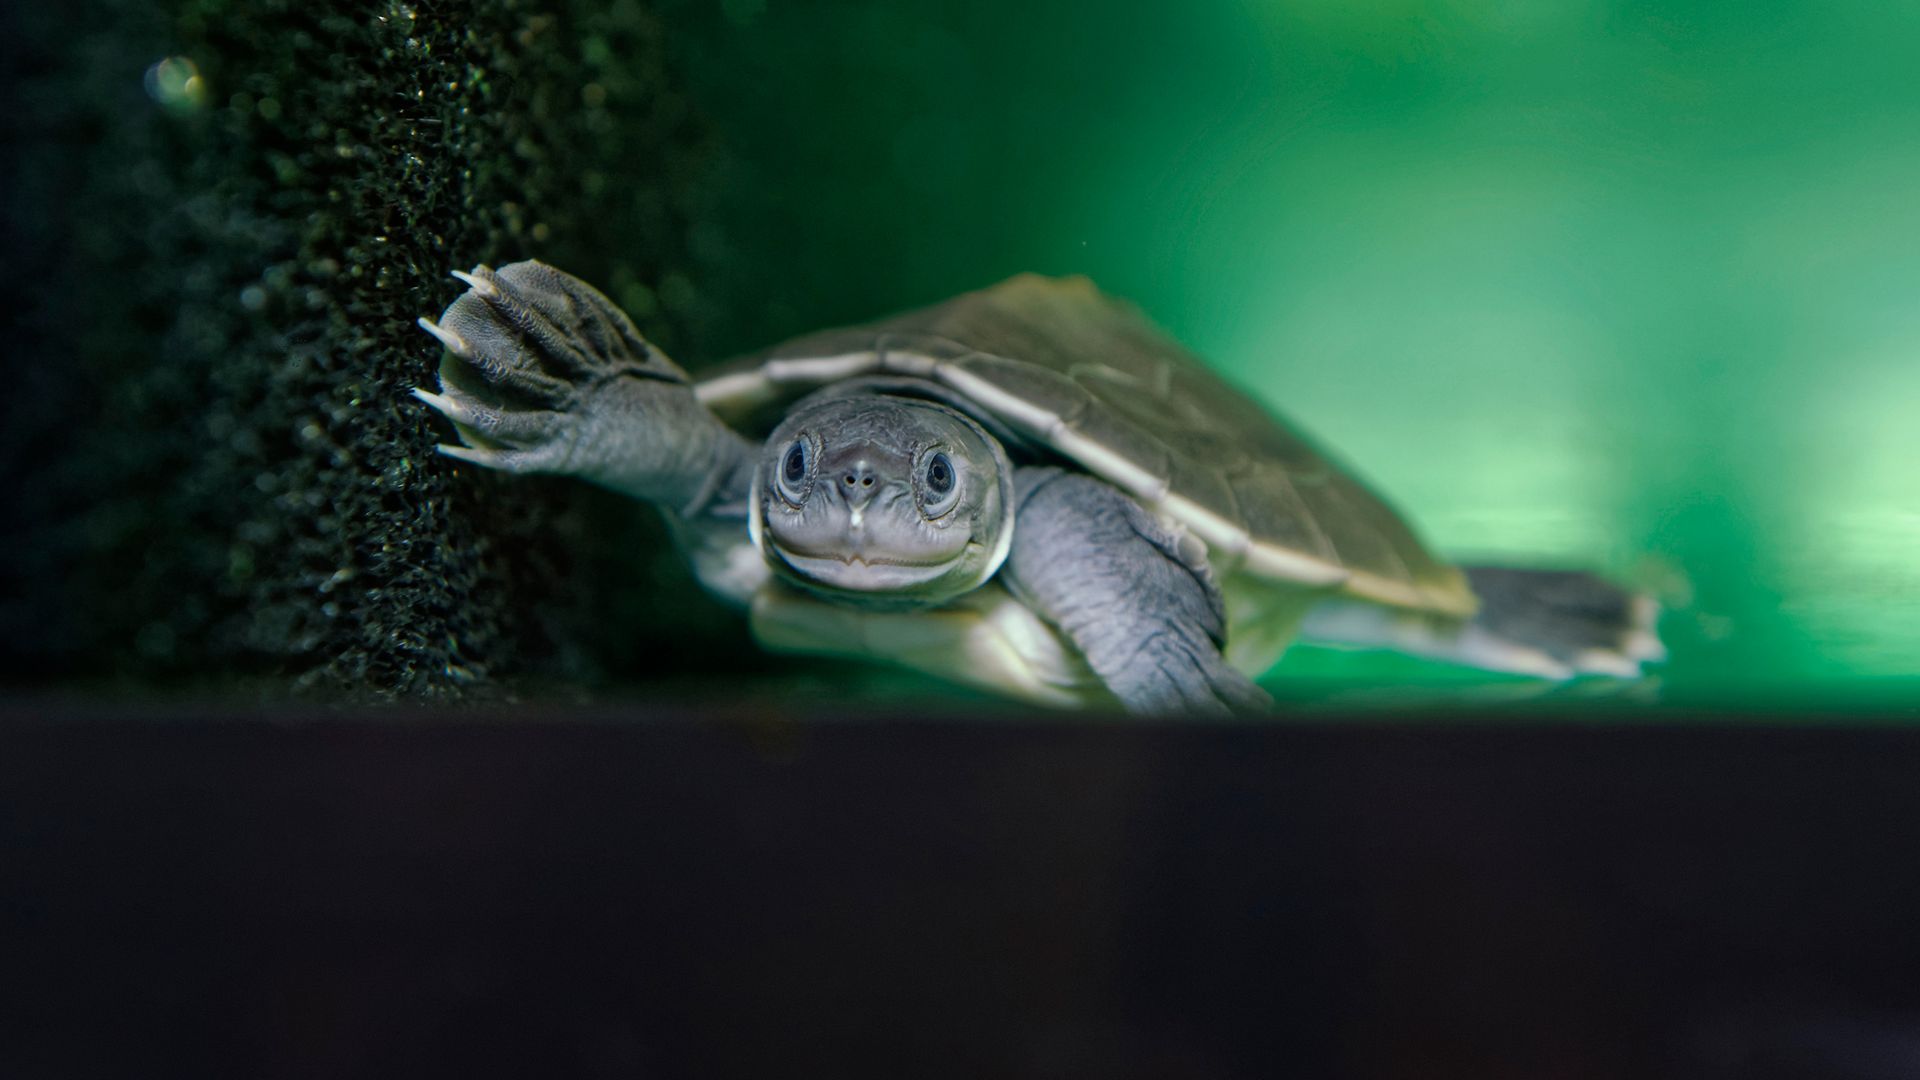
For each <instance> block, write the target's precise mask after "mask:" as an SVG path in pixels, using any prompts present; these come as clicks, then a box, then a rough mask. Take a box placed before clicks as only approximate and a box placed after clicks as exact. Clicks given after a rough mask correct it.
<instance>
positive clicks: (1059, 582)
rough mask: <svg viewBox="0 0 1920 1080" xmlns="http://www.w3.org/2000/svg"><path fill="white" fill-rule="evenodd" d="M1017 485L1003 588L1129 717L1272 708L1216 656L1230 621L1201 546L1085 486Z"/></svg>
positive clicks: (1071, 481) (1061, 479)
mask: <svg viewBox="0 0 1920 1080" xmlns="http://www.w3.org/2000/svg"><path fill="white" fill-rule="evenodd" d="M1016 484H1017V486H1018V488H1019V493H1020V494H1019V498H1020V506H1019V512H1018V513H1019V516H1018V518H1017V519H1016V520H1015V522H1014V530H1013V550H1012V552H1011V553H1010V554H1009V555H1008V557H1007V565H1006V568H1005V570H1004V571H1002V573H1003V575H1004V576H1005V577H1006V579H1007V582H1008V586H1009V587H1010V588H1011V589H1012V590H1013V592H1014V595H1016V596H1018V597H1019V598H1020V599H1021V600H1022V601H1024V602H1025V603H1026V604H1027V605H1028V606H1029V607H1031V608H1033V609H1034V610H1035V611H1036V612H1038V613H1039V614H1040V616H1041V617H1042V618H1044V619H1046V620H1047V621H1048V622H1050V623H1052V624H1053V625H1055V626H1057V627H1059V628H1060V630H1061V631H1062V632H1063V633H1065V634H1066V635H1067V637H1068V638H1070V639H1071V640H1072V641H1073V643H1074V645H1075V646H1076V647H1078V648H1079V650H1080V651H1081V652H1082V653H1083V654H1084V655H1085V656H1086V660H1087V663H1088V665H1089V666H1091V667H1092V668H1093V670H1094V672H1095V673H1097V674H1098V675H1099V676H1100V678H1101V680H1102V681H1103V682H1105V683H1106V685H1107V689H1109V690H1110V691H1112V692H1113V694H1114V696H1115V697H1117V698H1119V699H1120V702H1121V704H1122V705H1124V706H1125V707H1126V708H1127V709H1128V711H1130V712H1137V713H1150V714H1175V713H1193V714H1214V715H1218V714H1223V713H1227V712H1235V711H1260V710H1264V709H1266V708H1268V707H1269V706H1270V705H1271V704H1272V699H1271V698H1269V697H1268V696H1267V694H1266V692H1265V691H1263V690H1261V689H1260V688H1259V687H1257V686H1255V685H1254V684H1253V682H1252V680H1250V679H1248V678H1247V677H1246V676H1245V675H1243V674H1241V673H1240V672H1239V671H1237V670H1235V669H1234V668H1232V667H1231V666H1229V665H1228V664H1227V662H1226V660H1225V659H1224V658H1223V657H1222V656H1221V655H1220V648H1221V645H1222V644H1223V643H1224V641H1225V640H1226V615H1225V611H1224V608H1223V606H1222V604H1221V598H1220V590H1219V589H1218V587H1216V586H1215V584H1214V582H1213V577H1212V574H1211V573H1210V572H1209V571H1208V569H1207V562H1206V554H1205V550H1204V548H1202V547H1201V546H1200V545H1199V542H1198V541H1197V540H1194V539H1192V538H1191V537H1183V536H1179V535H1176V534H1175V533H1173V532H1172V531H1171V530H1169V529H1167V528H1166V527H1165V526H1163V525H1161V524H1160V522H1158V521H1157V520H1155V519H1154V517H1153V515H1151V514H1149V513H1147V512H1146V511H1145V510H1143V509H1141V507H1140V505H1139V504H1138V503H1136V502H1134V501H1133V500H1132V499H1130V498H1128V497H1127V496H1125V495H1123V494H1122V493H1120V492H1119V491H1118V490H1116V489H1115V488H1113V487H1112V486H1111V485H1108V484H1105V483H1102V482H1101V481H1099V480H1096V479H1094V478H1093V477H1090V476H1085V475H1082V474H1078V473H1068V472H1062V471H1061V470H1058V469H1051V468H1028V469H1022V470H1021V471H1020V474H1019V477H1018V478H1017V480H1016Z"/></svg>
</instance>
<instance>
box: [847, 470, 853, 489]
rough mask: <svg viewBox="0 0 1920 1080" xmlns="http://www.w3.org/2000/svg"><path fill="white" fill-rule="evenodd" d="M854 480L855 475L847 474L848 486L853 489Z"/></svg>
mask: <svg viewBox="0 0 1920 1080" xmlns="http://www.w3.org/2000/svg"><path fill="white" fill-rule="evenodd" d="M853 479H854V478H853V474H852V473H848V474H847V476H846V481H847V486H848V487H852V486H853Z"/></svg>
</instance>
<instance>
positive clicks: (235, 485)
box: [0, 0, 752, 697]
mask: <svg viewBox="0 0 1920 1080" xmlns="http://www.w3.org/2000/svg"><path fill="white" fill-rule="evenodd" d="M5 18H6V20H7V22H8V23H9V24H10V25H8V26H6V27H5V31H6V33H5V37H6V39H7V42H8V43H7V44H6V45H5V46H4V48H5V49H6V50H7V52H8V53H9V54H10V55H9V57H8V62H7V69H8V70H9V71H10V72H11V73H12V76H13V78H14V80H15V83H16V86H17V88H18V90H17V93H18V96H17V97H16V99H15V105H14V106H13V107H12V108H11V109H10V110H9V115H8V117H7V120H6V123H7V124H8V125H9V126H10V127H11V128H12V129H13V130H11V131H9V132H8V139H7V143H8V145H9V146H11V147H13V148H14V149H13V151H12V154H13V157H14V161H13V164H12V167H11V168H10V170H9V171H10V173H11V174H12V177H11V190H10V191H9V193H8V195H7V198H6V203H7V207H8V220H7V223H6V230H7V235H6V237H5V241H6V247H7V253H8V258H7V259H6V260H5V261H4V263H3V264H0V278H4V282H5V287H6V289H7V291H8V293H9V296H10V302H9V303H8V304H7V305H5V306H4V309H3V310H0V320H4V329H5V340H7V342H8V350H9V353H10V354H11V355H10V363H9V368H10V371H11V373H12V374H11V378H12V379H13V380H14V381H13V382H12V383H11V384H10V392H9V393H8V394H7V395H5V396H4V398H0V411H3V413H4V415H0V430H4V432H5V434H4V438H3V441H0V484H4V490H5V492H6V499H7V506H6V512H5V515H4V529H5V537H4V539H5V542H6V546H7V548H8V550H9V551H10V552H11V556H10V558H9V559H8V560H6V561H5V563H4V564H3V565H4V570H0V574H4V580H0V635H3V639H4V642H5V645H4V649H5V652H4V656H5V667H6V675H7V677H8V679H9V680H10V681H11V682H12V683H13V684H14V685H15V686H16V687H18V686H28V685H46V684H48V683H51V682H56V681H58V682H65V683H75V682H79V683H83V684H86V685H93V686H100V685H103V684H105V685H110V686H122V687H127V688H131V689H135V690H138V691H141V692H153V691H155V690H165V689H168V688H171V689H174V690H178V691H182V692H194V693H208V692H214V693H220V692H239V693H244V694H248V695H251V694H254V693H258V692H265V693H267V694H279V693H283V692H287V691H295V692H306V693H317V694H320V695H323V696H332V695H340V694H344V695H347V696H350V697H361V696H376V697H378V696H394V697H441V696H448V695H459V694H472V693H476V692H478V693H481V694H484V695H491V694H498V693H501V692H507V693H513V692H529V690H531V692H543V691H542V690H541V688H542V687H547V686H568V687H589V688H591V687H594V686H603V685H606V684H608V683H609V682H614V681H621V680H627V679H633V678H637V677H642V676H644V675H646V674H648V673H650V672H653V671H668V670H671V671H675V672H679V673H693V674H698V673H700V672H702V671H717V670H721V669H725V670H736V669H737V668H738V667H739V666H740V664H741V663H742V657H743V656H747V655H751V652H752V651H751V649H750V648H748V647H746V646H745V644H744V641H745V639H744V634H743V631H742V630H741V629H740V628H739V626H738V625H737V621H736V620H735V619H734V618H733V617H732V616H731V615H730V614H729V613H727V612H725V611H723V610H721V609H720V608H718V607H717V606H716V605H713V604H712V603H710V602H708V601H706V600H705V599H704V598H703V597H700V596H699V595H698V593H697V592H696V590H695V589H694V587H693V585H692V583H691V580H690V578H689V576H688V575H687V573H686V572H685V571H684V570H683V569H681V568H680V566H679V563H678V561H677V560H676V559H675V558H674V557H673V555H672V553H671V552H670V551H669V550H668V548H667V545H666V544H665V542H664V539H663V536H662V532H661V529H660V528H659V526H658V524H657V523H656V522H655V521H654V520H653V518H652V516H651V513H650V512H649V511H647V510H645V509H644V508H640V507H637V506H634V505H632V504H629V503H626V502H623V501H621V500H618V499H613V498H610V497H604V496H600V495H599V494H597V493H592V492H588V491H586V490H585V489H582V488H579V487H576V486H574V485H570V484H538V483H525V482H521V483H516V482H514V481H512V480H509V479H504V478H500V477H494V476H488V475H480V474H479V473H478V472H477V471H476V470H469V469H464V468H462V467H460V466H457V465H456V464H454V463H453V462H451V461H449V460H447V459H444V458H441V457H438V456H437V455H435V454H434V452H433V447H434V444H435V443H436V442H438V441H440V440H442V439H445V438H447V437H448V435H449V432H447V431H445V430H442V429H441V427H440V426H439V425H437V424H436V422H435V421H434V419H433V418H432V417H431V416H430V414H429V411H428V410H427V409H425V408H424V407H422V406H420V405H419V404H418V403H416V402H414V401H413V400H412V399H411V398H409V397H408V395H407V391H408V389H409V388H410V387H412V386H416V385H421V384H427V383H429V382H430V380H431V379H432V377H433V372H434V371H435V369H436V366H437V364H438V360H439V354H438V350H437V347H436V346H435V345H434V343H433V342H432V341H431V340H430V339H428V338H427V337H426V336H425V335H424V334H422V333H420V332H419V331H418V330H417V329H416V328H415V327H414V326H413V320H414V318H415V317H416V316H418V315H421V314H431V313H435V312H437V311H439V310H440V308H441V307H442V306H444V304H445V303H446V302H447V301H448V300H450V299H451V298H452V297H453V296H454V295H455V294H456V292H457V291H458V289H459V285H458V283H457V282H454V281H453V280H451V279H450V278H449V277H448V275H447V271H448V270H449V269H452V268H455V267H466V266H469V265H471V264H473V263H475V262H481V261H486V262H490V263H496V264H497V263H503V262H507V261H511V260H513V259H517V258H523V257H528V256H538V257H541V258H544V259H548V260H549V261H553V262H556V263H558V264H561V265H565V266H567V267H569V268H570V269H572V270H574V271H575V272H577V273H579V274H581V275H582V276H584V277H587V278H589V279H591V280H594V281H597V282H601V283H603V284H604V285H605V286H606V287H607V289H608V291H609V292H610V293H611V294H612V295H613V296H614V297H615V298H616V299H617V300H618V301H620V302H621V303H622V304H623V305H625V306H627V307H628V308H629V310H631V311H632V312H633V314H634V315H635V317H636V318H637V319H639V320H641V321H642V323H643V324H644V325H645V326H646V327H647V328H648V331H649V333H650V334H652V335H654V336H655V337H656V339H657V340H659V342H660V343H661V344H662V345H663V346H665V347H666V348H667V349H668V350H670V351H671V350H673V349H675V348H676V346H677V345H679V344H681V342H682V341H683V340H684V339H685V338H686V337H687V336H688V335H690V334H693V333H697V332H698V329H699V327H700V326H701V325H703V323H708V322H711V321H712V320H713V319H714V317H715V315H714V313H713V312H711V311H709V310H706V309H705V307H704V306H703V305H704V300H703V297H702V295H701V294H700V292H699V290H698V289H697V288H696V287H695V286H694V285H693V282H695V281H697V280H699V278H700V275H699V273H698V272H697V270H696V269H695V267H694V266H693V265H692V256H691V255H690V254H689V245H688V244H687V243H686V237H687V236H688V235H689V234H690V232H691V231H692V230H693V227H694V225H695V224H696V223H697V221H698V220H699V218H700V216H701V214H702V213H703V210H702V205H703V204H702V198H703V195H702V190H703V187H702V177H703V175H704V170H705V169H706V168H707V163H708V161H709V159H710V158H711V155H712V151H711V140H710V139H709V138H708V137H707V135H706V134H705V133H704V130H703V128H702V126H701V124H700V123H699V122H698V120H697V118H696V117H695V115H694V113H693V110H692V109H691V108H690V106H689V105H688V103H687V102H686V101H685V99H684V98H683V97H682V96H681V95H680V94H679V93H677V92H676V89H675V84H674V76H673V73H672V70H671V66H670V65H669V64H668V63H667V61H666V58H665V51H664V48H663V35H664V30H663V28H662V26H661V25H660V23H659V22H658V21H657V20H656V18H655V17H654V16H653V14H652V13H651V11H650V10H649V9H648V8H647V7H646V6H645V5H643V4H640V3H637V2H628V0H607V2H593V0H557V2H554V3H546V4H540V5H531V4H516V3H512V2H502V3H491V4H479V5H470V4H465V3H445V4H435V3H416V4H400V3H392V4H380V3H372V4H368V3H331V4H329V3H320V4H314V3H311V2H302V0H248V2H244V3H242V2H225V0H200V2H184V3H173V4H159V5H149V4H137V3H108V2H101V0H78V2H77V3H70V4H63V5H58V6H53V7H48V6H41V5H16V6H14V8H13V10H12V12H11V14H10V15H8V16H6V17H5ZM143 73H144V76H145V78H144V82H143Z"/></svg>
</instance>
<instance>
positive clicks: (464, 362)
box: [413, 261, 734, 507]
mask: <svg viewBox="0 0 1920 1080" xmlns="http://www.w3.org/2000/svg"><path fill="white" fill-rule="evenodd" d="M454 276H455V277H457V278H459V279H460V280H461V281H464V282H466V283H467V286H468V288H467V291H466V292H465V293H463V294H461V295H460V296H459V297H458V298H456V299H455V300H454V301H453V303H452V304H450V305H448V307H447V309H446V311H445V312H444V313H442V314H441V316H440V319H439V321H438V322H435V321H434V320H431V319H426V318H422V319H420V320H419V324H420V327H421V329H423V330H425V331H427V332H428V333H429V334H432V335H433V336H434V337H435V338H436V339H438V340H439V342H440V344H441V345H443V346H445V347H446V350H447V352H448V353H450V354H451V357H450V358H449V359H448V360H446V361H445V362H443V363H442V364H441V368H440V391H439V392H438V393H433V392H430V391H427V390H422V389H415V390H414V391H413V394H414V397H416V398H418V399H419V400H421V401H423V402H425V403H426V404H428V405H430V406H432V407H433V408H434V409H435V410H437V411H439V412H440V413H441V414H442V415H443V416H445V417H446V418H447V419H449V420H451V421H453V423H454V427H455V429H456V430H457V431H458V432H459V434H460V439H461V442H462V443H464V445H452V444H448V445H442V446H441V447H440V451H441V452H442V453H444V454H446V455H447V456H449V457H454V458H458V459H460V460H462V461H468V462H472V463H474V464H478V465H484V466H487V467H488V468H493V469H500V470H502V471H505V472H512V473H549V474H562V475H571V476H578V477H581V478H582V479H585V480H588V481H591V482H593V483H597V484H600V485H602V486H605V487H610V488H613V489H615V490H618V491H623V492H626V493H627V494H631V495H635V496H638V497H640V498H645V499H651V500H657V501H662V502H666V503H668V504H669V505H672V506H676V507H677V506H680V505H683V504H684V503H685V502H686V501H687V500H689V499H691V498H693V497H694V496H695V495H697V494H698V493H699V492H700V491H701V490H702V489H703V488H704V487H705V486H707V485H708V483H709V481H710V479H711V477H712V475H713V472H714V470H715V468H716V467H717V466H718V465H721V464H725V463H729V462H731V460H732V458H731V456H730V455H732V454H733V453H734V448H733V447H732V446H730V445H727V442H728V440H729V439H731V438H732V436H731V433H730V432H727V431H726V430H725V429H724V427H722V426H721V424H720V423H719V421H717V420H715V419H714V418H713V416H712V415H711V414H710V413H708V412H707V411H706V409H705V408H703V407H702V406H701V405H700V404H699V403H698V402H697V401H696V400H695V399H694V396H693V391H692V389H691V387H690V385H689V381H688V379H687V375H686V373H685V372H684V371H682V370H680V368H679V367H678V366H676V365H675V364H674V363H673V361H671V360H669V359H668V358H667V357H666V355H665V354H664V353H662V352H660V350H658V349H656V348H655V347H654V346H653V345H652V344H650V343H649V342H648V341H647V340H646V339H645V338H643V337H641V336H640V333H639V331H638V330H636V329H635V328H634V326H633V323H632V322H631V321H630V320H629V319H628V318H627V316H626V315H625V313H623V312H622V311H620V309H619V308H617V307H615V306H614V304H613V302H612V301H610V300H608V299H607V298H606V297H605V296H603V295H601V294H600V292H599V291H597V290H595V289H594V288H593V287H592V286H589V285H587V284H586V283H585V282H582V281H580V280H579V279H578V278H575V277H573V276H572V275H569V274H566V273H563V272H561V271H559V270H555V269H554V268H553V267H550V266H547V265H545V264H544V263H539V262H534V261H527V262H518V263H513V264H511V265H508V266H503V267H501V268H500V269H499V270H493V269H491V268H489V267H486V266H476V267H474V269H473V270H472V271H471V272H468V273H461V272H458V271H456V272H455V273H454ZM722 458H725V459H726V461H725V462H723V461H721V459H722Z"/></svg>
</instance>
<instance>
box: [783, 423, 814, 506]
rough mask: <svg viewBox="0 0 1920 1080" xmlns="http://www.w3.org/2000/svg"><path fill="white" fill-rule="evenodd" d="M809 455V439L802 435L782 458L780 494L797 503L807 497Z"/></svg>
mask: <svg viewBox="0 0 1920 1080" xmlns="http://www.w3.org/2000/svg"><path fill="white" fill-rule="evenodd" d="M807 456H808V455H807V440H806V437H805V436H802V437H800V438H798V439H795V440H794V441H793V445H792V446H789V447H787V452H786V453H785V454H784V455H782V456H781V458H780V494H781V495H782V496H784V497H785V498H786V500H787V501H788V502H790V503H794V504H796V505H797V504H799V503H801V502H803V501H805V500H806V497H807V488H806V480H807Z"/></svg>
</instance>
